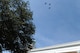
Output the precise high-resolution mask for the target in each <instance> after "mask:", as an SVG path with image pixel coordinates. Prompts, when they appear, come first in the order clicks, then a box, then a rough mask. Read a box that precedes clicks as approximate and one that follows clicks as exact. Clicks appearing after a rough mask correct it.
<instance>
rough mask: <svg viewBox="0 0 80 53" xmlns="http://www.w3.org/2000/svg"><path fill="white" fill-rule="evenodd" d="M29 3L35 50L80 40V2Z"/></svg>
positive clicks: (40, 1)
mask: <svg viewBox="0 0 80 53" xmlns="http://www.w3.org/2000/svg"><path fill="white" fill-rule="evenodd" d="M25 1H27V0H25ZM29 1H30V8H31V10H32V11H33V18H34V20H33V21H34V24H35V26H36V33H35V35H34V37H35V39H36V47H37V48H41V47H47V46H52V45H56V44H61V43H67V42H71V41H77V40H80V0H29ZM45 2H46V5H45ZM49 3H51V5H49ZM49 7H51V9H49ZM3 53H6V52H5V51H4V52H3ZM7 53H8V52H7Z"/></svg>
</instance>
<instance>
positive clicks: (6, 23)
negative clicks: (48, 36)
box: [0, 0, 35, 53]
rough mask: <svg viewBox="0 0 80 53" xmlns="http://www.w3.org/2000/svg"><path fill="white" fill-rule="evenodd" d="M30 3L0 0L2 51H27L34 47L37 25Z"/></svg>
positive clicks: (23, 52) (24, 52) (18, 0)
mask: <svg viewBox="0 0 80 53" xmlns="http://www.w3.org/2000/svg"><path fill="white" fill-rule="evenodd" d="M32 15H33V13H32V12H31V10H30V8H29V3H28V2H24V1H22V0H0V51H2V48H5V49H6V50H11V51H13V52H14V53H26V52H27V51H28V50H30V49H32V48H33V43H34V39H33V37H32V35H33V34H34V33H35V26H34V24H33V22H32V20H33V18H32Z"/></svg>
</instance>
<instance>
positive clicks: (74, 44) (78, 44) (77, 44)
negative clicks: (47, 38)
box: [31, 40, 80, 52]
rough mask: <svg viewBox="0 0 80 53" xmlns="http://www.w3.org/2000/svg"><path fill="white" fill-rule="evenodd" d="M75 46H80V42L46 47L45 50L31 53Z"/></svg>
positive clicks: (38, 49)
mask: <svg viewBox="0 0 80 53" xmlns="http://www.w3.org/2000/svg"><path fill="white" fill-rule="evenodd" d="M73 46H80V40H79V41H74V42H69V43H64V44H58V45H54V46H49V47H44V48H36V49H33V50H31V52H36V51H44V50H51V49H59V48H65V47H73Z"/></svg>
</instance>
